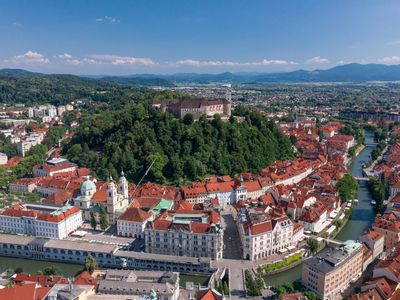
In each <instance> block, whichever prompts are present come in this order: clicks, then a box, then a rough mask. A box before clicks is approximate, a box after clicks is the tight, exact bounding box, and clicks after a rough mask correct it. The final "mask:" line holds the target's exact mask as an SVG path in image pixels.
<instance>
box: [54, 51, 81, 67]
mask: <svg viewBox="0 0 400 300" xmlns="http://www.w3.org/2000/svg"><path fill="white" fill-rule="evenodd" d="M54 58H58V59H60V60H61V61H62V62H66V63H67V64H70V65H74V66H77V65H80V64H82V63H84V61H83V60H81V59H77V58H74V57H73V56H72V55H71V54H69V53H63V54H57V55H55V56H54Z"/></svg>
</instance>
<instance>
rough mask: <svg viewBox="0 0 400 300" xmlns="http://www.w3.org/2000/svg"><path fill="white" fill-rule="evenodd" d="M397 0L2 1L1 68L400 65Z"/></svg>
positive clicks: (81, 70)
mask: <svg viewBox="0 0 400 300" xmlns="http://www.w3.org/2000/svg"><path fill="white" fill-rule="evenodd" d="M399 16H400V1H398V0H374V1H373V0H259V1H258V0H131V1H127V0H126V1H121V0H112V1H111V0H109V1H102V0H75V1H72V0H69V1H67V0H57V1H54V0H51V1H50V0H38V1H32V0H24V1H22V0H1V2H0V68H5V67H12V68H25V69H28V70H33V71H41V72H47V73H55V72H57V73H73V74H134V73H175V72H210V73H217V72H224V71H233V72H239V71H251V72H253V71H254V72H275V71H288V70H295V69H300V68H302V69H315V68H329V67H332V66H335V65H338V64H343V63H348V62H360V63H386V64H400V30H399V28H400V17H399Z"/></svg>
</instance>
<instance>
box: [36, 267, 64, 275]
mask: <svg viewBox="0 0 400 300" xmlns="http://www.w3.org/2000/svg"><path fill="white" fill-rule="evenodd" d="M37 273H38V274H39V275H61V270H60V269H59V268H57V267H56V266H49V267H45V268H44V269H43V270H39V271H38V272H37Z"/></svg>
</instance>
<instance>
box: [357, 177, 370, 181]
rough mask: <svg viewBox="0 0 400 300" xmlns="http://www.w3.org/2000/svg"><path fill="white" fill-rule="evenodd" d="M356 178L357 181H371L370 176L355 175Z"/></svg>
mask: <svg viewBox="0 0 400 300" xmlns="http://www.w3.org/2000/svg"><path fill="white" fill-rule="evenodd" d="M354 179H355V180H357V181H369V178H368V177H360V176H354Z"/></svg>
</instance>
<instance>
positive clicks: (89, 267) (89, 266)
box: [84, 255, 97, 274]
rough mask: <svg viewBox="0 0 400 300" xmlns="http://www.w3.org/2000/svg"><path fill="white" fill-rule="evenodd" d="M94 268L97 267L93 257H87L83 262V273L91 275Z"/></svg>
mask: <svg viewBox="0 0 400 300" xmlns="http://www.w3.org/2000/svg"><path fill="white" fill-rule="evenodd" d="M96 267H97V263H96V260H95V259H94V257H93V256H91V255H89V256H88V257H87V258H86V261H85V268H84V271H87V272H89V274H93V272H94V270H95V269H96Z"/></svg>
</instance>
